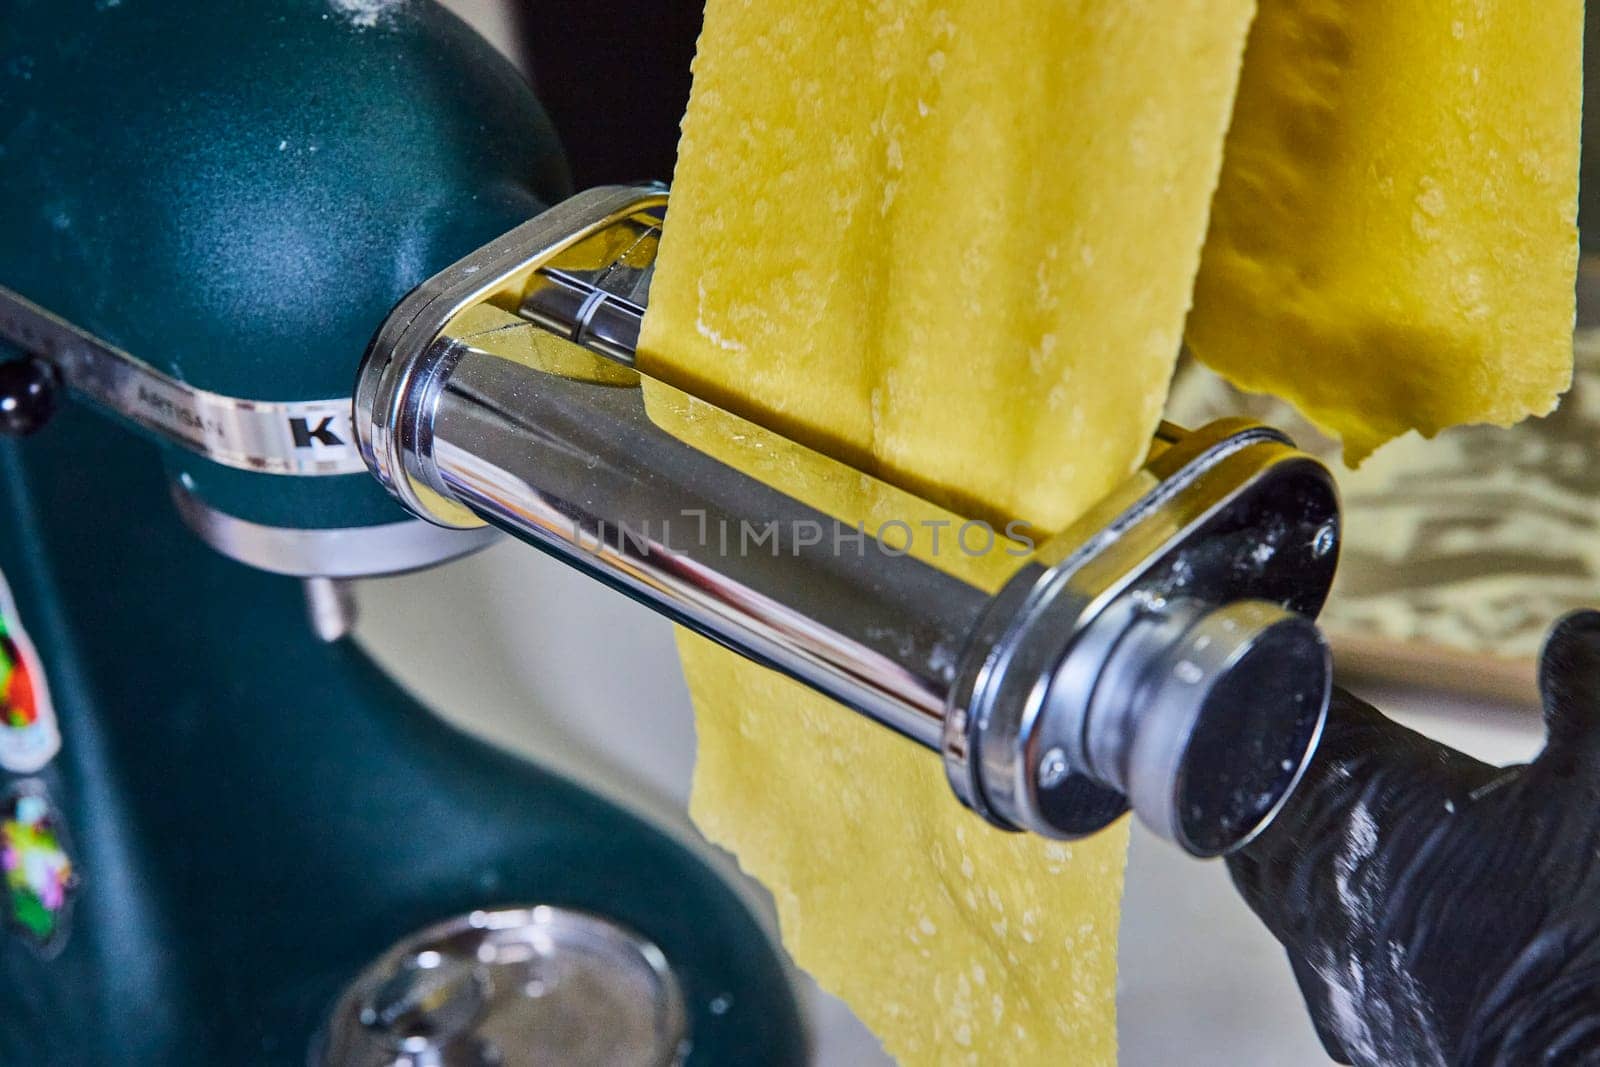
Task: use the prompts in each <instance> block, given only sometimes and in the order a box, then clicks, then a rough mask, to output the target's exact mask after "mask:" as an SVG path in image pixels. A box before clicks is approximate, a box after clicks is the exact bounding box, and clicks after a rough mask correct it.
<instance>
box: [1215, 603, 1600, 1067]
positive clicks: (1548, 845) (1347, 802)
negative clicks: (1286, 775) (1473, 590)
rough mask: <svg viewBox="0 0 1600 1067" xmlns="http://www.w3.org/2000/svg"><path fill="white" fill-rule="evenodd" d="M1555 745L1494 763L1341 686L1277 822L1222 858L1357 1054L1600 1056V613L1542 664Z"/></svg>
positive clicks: (1334, 1035) (1503, 1058) (1528, 1060)
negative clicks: (1525, 760) (1524, 758)
mask: <svg viewBox="0 0 1600 1067" xmlns="http://www.w3.org/2000/svg"><path fill="white" fill-rule="evenodd" d="M1539 674H1540V680H1539V684H1540V692H1541V694H1542V696H1543V699H1544V718H1545V728H1546V733H1547V739H1546V743H1545V748H1544V751H1543V752H1541V753H1540V755H1539V756H1538V758H1537V759H1535V760H1534V761H1533V762H1532V763H1530V764H1528V765H1527V766H1519V767H1511V768H1505V769H1501V768H1497V767H1493V766H1490V765H1488V764H1485V763H1481V762H1479V761H1477V760H1475V759H1472V758H1471V757H1468V756H1466V755H1463V754H1462V753H1460V752H1457V751H1455V750H1453V749H1451V748H1448V747H1446V746H1444V745H1441V744H1438V743H1437V742H1434V741H1430V740H1429V739H1427V738H1426V737H1423V736H1422V735H1420V734H1418V733H1415V732H1414V731H1412V730H1408V729H1406V728H1405V727H1403V726H1400V725H1398V724H1397V723H1394V722H1391V721H1390V720H1389V719H1387V718H1385V717H1384V716H1383V715H1381V714H1379V713H1378V712H1377V711H1376V710H1375V709H1373V708H1372V707H1370V706H1369V705H1367V704H1365V703H1363V702H1362V701H1360V700H1358V699H1356V698H1355V697H1353V696H1351V695H1349V694H1348V693H1345V692H1342V691H1338V690H1336V691H1335V693H1334V698H1333V705H1332V707H1331V708H1330V709H1329V715H1328V723H1327V728H1326V731H1325V733H1324V735H1323V741H1322V745H1321V748H1320V750H1319V752H1318V754H1317V756H1316V757H1315V760H1314V762H1313V764H1312V766H1311V767H1310V768H1309V770H1308V772H1307V777H1306V779H1305V780H1304V782H1303V783H1302V785H1301V786H1300V788H1299V790H1298V791H1297V792H1296V793H1295V795H1294V796H1293V797H1292V798H1291V799H1290V801H1289V804H1288V806H1287V807H1286V809H1285V810H1284V811H1283V812H1282V813H1281V814H1280V816H1279V817H1278V819H1277V820H1276V821H1275V822H1274V823H1273V824H1272V825H1271V826H1270V827H1268V828H1267V830H1266V831H1265V832H1264V833H1263V834H1262V835H1261V836H1260V837H1259V838H1257V839H1256V840H1255V841H1254V842H1252V843H1251V844H1250V845H1248V846H1247V847H1246V848H1245V849H1243V850H1242V851H1241V852H1240V853H1238V854H1236V855H1235V856H1233V857H1231V858H1230V859H1229V860H1228V867H1229V870H1230V872H1231V873H1232V875H1233V880H1234V884H1235V886H1236V887H1237V888H1238V890H1239V892H1240V893H1241V894H1243V896H1244V898H1245V900H1246V902H1247V903H1249V905H1250V907H1251V908H1252V909H1253V910H1254V911H1255V913H1256V914H1257V915H1258V916H1260V917H1261V919H1262V920H1263V921H1264V922H1265V923H1266V924H1267V927H1268V928H1269V929H1270V930H1271V931H1272V933H1273V935H1274V936H1276V937H1277V938H1278V940H1279V941H1281V942H1282V943H1283V945H1284V946H1285V948H1287V949H1288V952H1289V961H1290V964H1291V965H1292V966H1293V968H1294V973H1295V977H1296V979H1297V980H1298V981H1299V983H1300V989H1301V992H1302V993H1303V994H1304V995H1305V998H1306V1004H1307V1006H1308V1008H1309V1009H1310V1011H1311V1015H1312V1018H1313V1020H1314V1021H1315V1023H1316V1027H1317V1031H1318V1034H1319V1035H1320V1036H1321V1038H1322V1042H1323V1044H1324V1045H1325V1046H1326V1047H1327V1049H1328V1052H1329V1054H1330V1055H1332V1056H1333V1057H1334V1058H1335V1059H1337V1060H1340V1061H1341V1062H1345V1063H1356V1064H1436V1063H1437V1064H1462V1065H1488V1064H1517V1065H1522V1064H1576V1063H1600V721H1597V720H1600V613H1597V612H1592V611H1591V612H1580V613H1577V614H1574V615H1570V616H1568V617H1567V618H1565V619H1563V620H1562V621H1561V622H1559V623H1558V624H1557V625H1556V627H1555V629H1554V630H1553V631H1552V632H1551V634H1550V636H1549V638H1548V639H1547V640H1546V642H1545V647H1544V651H1543V653H1542V655H1541V657H1540V666H1539Z"/></svg>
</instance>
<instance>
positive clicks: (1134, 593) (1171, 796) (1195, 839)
mask: <svg viewBox="0 0 1600 1067" xmlns="http://www.w3.org/2000/svg"><path fill="white" fill-rule="evenodd" d="M666 205H667V193H666V191H665V190H664V189H662V188H660V187H639V188H603V189H596V190H593V191H591V192H588V193H585V194H583V195H580V196H578V197H575V198H573V199H571V200H569V201H567V202H565V203H563V204H561V205H559V206H558V207H556V208H555V209H553V210H551V211H549V212H547V213H546V214H544V215H541V216H540V217H538V218H536V219H534V220H532V221H530V222H528V223H526V224H525V225H523V226H520V227H518V228H517V229H515V230H513V231H512V232H510V233H508V234H506V235H505V236H504V237H502V238H500V239H499V240H497V241H495V242H493V243H492V244H490V245H488V246H486V247H484V248H482V249H480V250H479V251H478V252H476V253H474V254H472V255H470V256H468V257H467V258H466V259H463V260H461V261H460V262H458V263H457V264H455V265H454V266H452V267H450V268H449V269H448V270H446V271H444V272H443V273H441V274H439V275H437V276H436V277H434V278H433V279H432V280H430V281H428V282H427V283H425V284H424V285H422V286H421V287H420V288H418V289H417V290H415V291H414V292H413V293H411V294H410V295H409V296H408V297H407V298H406V299H405V300H404V301H402V302H401V303H400V304H399V305H398V306H397V307H396V309H395V310H394V312H393V313H392V314H391V315H390V316H389V318H388V320H387V321H386V322H385V323H384V325H383V326H382V328H381V329H380V330H379V332H378V334H377V336H376V338H375V339H374V341H373V342H372V345H371V347H370V349H369V350H368V353H367V356H366V360H365V362H364V364H363V366H362V370H361V375H360V380H359V383H358V387H357V393H356V399H355V426H356V433H357V437H358V439H359V443H360V448H361V452H362V455H363V457H364V458H365V460H366V462H367V464H368V465H369V466H370V467H371V469H372V470H373V472H374V473H375V474H376V475H377V476H378V478H379V479H380V480H381V481H382V482H383V484H384V485H385V486H387V487H388V489H389V491H390V492H391V493H393V494H394V495H395V496H396V497H398V498H399V499H400V500H401V501H402V502H403V503H404V504H405V505H406V506H407V507H409V508H410V509H411V510H412V511H413V512H415V513H416V514H418V515H420V516H422V517H423V518H426V519H429V520H431V521H432V522H435V523H438V524H440V525H442V526H450V527H458V528H472V527H479V526H482V525H485V524H488V525H491V526H495V527H498V528H500V529H502V530H504V531H506V532H508V533H510V534H511V535H513V536H515V537H517V538H519V539H521V540H524V541H527V542H529V543H530V544H533V545H536V546H538V547H540V548H542V549H544V550H546V551H548V552H550V553H552V554H554V555H556V556H558V557H560V558H562V559H563V560H565V561H567V562H568V563H570V564H572V565H573V566H576V567H578V568H580V569H582V570H584V571H586V572H588V573H589V574H591V575H592V576H594V577H596V578H598V579H599V580H601V581H603V582H605V583H607V584H608V585H611V586H613V587H615V588H618V589H621V590H622V591H624V592H626V593H628V594H629V595H631V596H633V597H634V598H636V599H638V600H640V601H642V602H644V603H645V604H647V605H649V606H650V607H652V608H654V609H656V610H657V611H659V612H661V613H663V614H665V615H667V616H669V617H671V618H672V619H674V620H675V621H677V622H679V623H681V624H683V625H685V626H688V627H690V628H692V629H694V630H696V631H698V632H700V633H702V634H704V635H706V636H708V637H710V638H711V639H713V640H715V641H718V642H720V643H721V644H723V645H725V646H727V647H729V648H732V649H734V650H736V651H738V652H740V653H741V654H743V655H745V656H748V657H750V658H751V659H753V660H756V661H757V662H759V663H762V664H765V665H766V666H768V667H770V668H772V669H774V670H778V671H782V672H783V673H785V674H787V675H789V676H791V677H793V678H796V679H798V680H800V681H801V682H804V683H805V684H806V685H808V686H811V687H812V688H814V689H816V690H817V691H819V692H821V693H824V694H826V695H828V696H829V697H832V698H833V699H835V700H837V701H839V702H840V703H842V704H844V705H845V706H847V707H849V708H852V709H854V710H855V711H857V712H859V713H861V714H863V715H866V716H868V717H870V718H872V719H874V720H876V721H878V722H879V723H882V724H883V725H885V726H887V727H889V728H891V729H893V730H896V731H898V732H900V733H901V734H903V735H905V736H906V737H908V738H910V739H911V740H913V741H916V742H918V743H919V744H921V745H923V746H925V747H927V748H929V749H932V750H933V751H935V752H938V753H941V754H942V757H943V759H944V763H945V767H946V770H947V773H948V777H949V780H950V783H951V785H952V786H953V788H954V789H955V792H956V794H957V795H958V796H959V797H960V798H961V799H962V801H964V802H965V803H966V804H968V805H969V806H970V807H972V808H973V809H974V810H975V811H977V812H978V813H980V814H981V815H982V816H983V817H984V818H986V819H988V820H989V821H990V822H992V823H994V824H995V825H997V826H1001V827H1004V828H1007V829H1020V830H1031V831H1034V832H1036V833H1040V834H1044V835H1046V836H1049V837H1055V838H1072V837H1078V836H1082V835H1085V834H1089V833H1093V832H1094V831H1096V830H1099V829H1101V828H1103V827H1104V826H1106V825H1107V824H1108V823H1110V822H1111V821H1112V820H1114V819H1116V818H1117V817H1118V816H1119V815H1121V814H1122V812H1124V811H1125V810H1127V809H1128V808H1129V807H1130V806H1131V807H1132V808H1133V809H1134V810H1135V811H1137V812H1138V814H1139V816H1140V818H1141V819H1143V820H1144V821H1145V822H1146V823H1147V824H1149V826H1150V827H1151V828H1152V829H1153V830H1155V831H1156V832H1157V833H1159V834H1161V835H1163V836H1165V837H1167V838H1168V839H1170V840H1172V841H1174V842H1176V843H1177V844H1179V845H1180V846H1182V847H1183V848H1184V849H1186V850H1188V851H1189V852H1191V853H1193V854H1195V855H1198V856H1214V855H1219V854H1222V853H1226V852H1228V851H1230V850H1232V849H1235V848H1237V847H1239V846H1240V845H1241V844H1243V843H1244V842H1246V841H1247V840H1249V839H1250V838H1251V837H1252V836H1253V835H1254V834H1255V833H1256V832H1258V831H1259V830H1260V829H1261V828H1262V827H1263V826H1265V825H1266V824H1267V823H1268V822H1269V821H1270V820H1271V819H1272V817H1273V816H1274V815H1275V814H1276V812H1277V810H1278V809H1279V807H1280V806H1281V805H1282V803H1283V802H1284V800H1285V798H1286V797H1287V796H1288V795H1289V794H1290V792H1291V791H1292V790H1293V789H1294V787H1295V785H1296V783H1297V782H1298V780H1299V778H1300V775H1301V773H1302V771H1303V769H1304V767H1305V765H1306V763H1307V761H1308V760H1309V758H1310V756H1311V753H1312V752H1313V750H1314V749H1315V746H1316V742H1317V739H1318V736H1319V734H1320V731H1321V727H1322V722H1323V717H1324V714H1325V712H1326V707H1327V701H1328V696H1329V690H1330V676H1331V667H1330V661H1329V654H1328V650H1327V647H1326V645H1325V643H1324V642H1323V639H1322V637H1321V635H1320V633H1319V632H1318V630H1317V628H1316V627H1315V625H1314V624H1313V622H1312V619H1313V618H1314V617H1315V615H1316V613H1317V612H1318V610H1320V608H1321V606H1322V603H1323V600H1324V598H1325V597H1326V595H1327V591H1328V587H1329V584H1330V582H1331V580H1332V577H1333V572H1334V565H1335V562H1336V559H1337V556H1338V551H1337V549H1338V541H1339V510H1338V501H1337V496H1336V493H1335V490H1334V485H1333V482H1332V479H1331V477H1330V475H1329V474H1328V472H1327V471H1326V469H1324V468H1323V467H1322V466H1321V465H1320V464H1319V463H1318V462H1317V461H1316V460H1314V459H1312V458H1311V457H1310V456H1307V455H1306V454H1304V453H1302V452H1299V451H1297V450H1296V449H1295V448H1294V446H1293V445H1292V444H1291V442H1290V441H1289V440H1288V439H1287V438H1285V437H1284V436H1283V435H1281V434H1279V433H1277V432H1276V431H1273V430H1270V429H1267V428H1265V427H1262V426H1258V425H1255V424H1252V423H1249V422H1245V421H1225V422H1219V423H1215V424H1212V425H1210V426H1207V427H1205V428H1203V429H1201V430H1198V431H1195V432H1186V431H1184V430H1181V429H1179V428H1177V427H1173V426H1163V427H1162V428H1161V429H1160V431H1159V432H1158V433H1157V435H1156V438H1155V440H1154V441H1153V442H1152V447H1151V450H1150V453H1149V458H1148V460H1147V462H1146V463H1145V465H1144V466H1143V468H1142V469H1140V470H1139V471H1138V472H1137V473H1136V474H1135V475H1133V476H1132V477H1131V478H1130V479H1128V481H1127V482H1126V483H1124V484H1123V485H1122V486H1121V487H1120V488H1119V489H1118V490H1117V491H1115V492H1114V493H1113V494H1111V496H1110V497H1109V498H1108V499H1106V500H1105V501H1104V502H1102V503H1101V504H1100V505H1099V506H1098V507H1096V508H1095V509H1094V510H1093V511H1092V512H1090V513H1089V514H1088V515H1086V516H1085V517H1084V518H1083V519H1082V520H1081V521H1079V522H1078V523H1077V524H1075V525H1074V526H1072V527H1071V528H1070V529H1068V530H1066V531H1065V532H1063V533H1060V534H1058V535H1055V536H1052V537H1049V538H1047V539H1040V540H1037V541H1035V539H1032V538H1029V537H1026V536H1019V535H1018V534H1017V531H1016V530H1014V529H1011V530H1008V531H1007V532H1008V533H1009V534H1010V535H1011V536H1009V537H1007V536H1001V534H1000V533H999V532H997V531H994V530H990V529H988V528H987V527H985V526H983V524H982V523H979V522H977V521H976V520H972V519H970V518H968V517H964V516H959V515H954V514H951V513H950V512H948V511H944V510H942V509H940V508H938V507H936V506H934V505H932V504H931V503H929V502H927V501H925V500H922V499H920V498H918V497H916V496H914V495H912V494H910V493H905V492H902V491H900V490H898V489H895V488H894V487H892V486H889V485H887V484H883V483H877V482H873V481H872V480H871V479H867V478H865V477H864V476H863V475H862V474H861V473H860V472H859V471H856V470H855V469H853V468H851V467H849V466H847V465H845V464H842V463H839V462H837V461H835V460H832V459H830V458H828V457H826V456H824V455H822V454H820V453H818V452H815V451H813V450H811V449H809V448H806V447H804V446H803V445H800V444H798V443H797V442H794V441H792V440H789V439H786V438H784V437H782V436H781V435H779V434H775V433H772V432H770V431H768V430H765V429H763V428H761V427H759V426H756V425H754V424H753V423H750V422H748V421H746V420H744V419H741V418H738V417H737V416H735V415H733V414H731V413H729V412H727V411H724V410H721V409H718V408H716V407H715V406H714V405H712V404H709V403H708V402H706V401H704V400H702V399H700V398H696V397H692V396H688V395H686V394H684V393H682V392H679V391H678V390H676V389H674V388H672V387H671V386H670V385H668V384H666V383H663V382H660V381H655V380H653V379H651V378H649V377H648V376H646V375H643V374H640V373H638V372H637V371H636V370H634V369H633V368H632V363H633V356H634V351H635V348H636V345H637V340H638V335H639V323H640V320H641V318H642V316H643V313H644V309H645V306H646V302H647V299H648V291H649V282H650V272H651V268H652V265H653V263H654V257H655V249H656V241H657V237H658V235H659V232H660V224H661V220H662V218H663V217H664V213H665V209H666ZM708 426H711V427H717V428H719V430H718V432H716V433H715V434H713V435H712V437H713V438H714V439H713V440H710V441H708V442H706V444H708V445H709V446H712V448H711V450H707V448H703V447H701V444H699V443H697V440H698V438H697V436H696V432H692V431H694V428H695V427H701V428H704V427H708ZM712 451H715V453H716V454H715V455H713V454H712ZM828 486H852V487H855V488H854V489H853V490H852V491H853V492H855V493H857V494H858V495H857V496H856V497H855V499H860V497H859V494H860V493H866V494H868V495H869V496H870V497H871V498H872V499H873V501H874V507H873V514H874V515H879V516H881V515H891V516H894V519H893V521H890V522H883V523H881V524H880V525H878V526H877V527H876V528H870V527H868V526H867V524H866V523H865V522H864V521H862V519H861V517H859V516H855V515H851V514H841V513H839V512H840V508H838V507H837V506H836V501H837V500H838V499H843V497H844V494H839V495H838V496H837V497H835V498H834V499H833V500H832V501H830V499H829V494H828V493H827V492H826V491H825V490H826V488H827V487H828ZM819 487H821V489H820V490H819ZM930 530H942V531H946V534H947V535H946V537H945V539H944V546H943V549H942V550H939V549H938V548H937V546H938V543H939V542H938V541H937V540H934V542H933V544H934V546H935V547H934V549H933V550H929V548H928V546H927V543H926V541H923V542H921V543H920V548H919V547H918V546H917V545H916V544H913V543H912V542H914V541H915V537H916V534H917V533H918V531H924V532H926V531H930ZM977 545H982V546H983V551H976V550H975V547H976V546H977ZM908 549H911V550H908Z"/></svg>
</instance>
